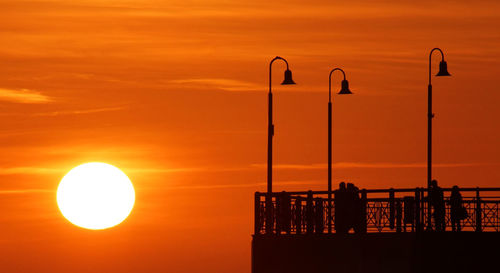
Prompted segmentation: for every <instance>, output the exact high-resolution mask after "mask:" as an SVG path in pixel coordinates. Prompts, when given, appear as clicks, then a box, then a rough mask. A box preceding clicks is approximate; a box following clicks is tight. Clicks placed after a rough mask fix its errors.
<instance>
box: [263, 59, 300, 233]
mask: <svg viewBox="0 0 500 273" xmlns="http://www.w3.org/2000/svg"><path fill="white" fill-rule="evenodd" d="M276 60H282V61H284V62H285V64H286V70H285V79H284V80H283V82H282V83H281V84H282V85H290V84H295V82H294V81H293V80H292V71H290V69H289V67H288V62H287V61H286V60H285V59H284V58H281V57H279V56H276V57H275V58H274V59H272V60H271V62H270V63H269V99H268V122H267V197H266V212H267V214H266V233H272V226H273V221H272V220H273V217H272V216H273V215H272V210H271V206H272V192H273V136H274V124H273V94H272V92H271V86H272V85H271V82H272V81H271V80H272V67H273V63H274V61H276Z"/></svg>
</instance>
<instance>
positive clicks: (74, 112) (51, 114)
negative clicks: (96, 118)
mask: <svg viewBox="0 0 500 273" xmlns="http://www.w3.org/2000/svg"><path fill="white" fill-rule="evenodd" d="M122 109H125V107H105V108H96V109H86V110H70V111H53V112H46V113H37V114H34V115H35V116H44V117H54V116H60V115H81V114H93V113H100V112H111V111H119V110H122Z"/></svg>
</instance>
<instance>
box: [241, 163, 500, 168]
mask: <svg viewBox="0 0 500 273" xmlns="http://www.w3.org/2000/svg"><path fill="white" fill-rule="evenodd" d="M489 165H498V164H495V163H438V164H433V165H432V166H433V167H436V168H459V167H475V166H489ZM251 166H253V167H256V168H265V167H266V166H267V165H265V164H252V165H251ZM327 167H328V166H327V164H277V165H274V166H273V168H274V169H284V170H317V169H326V168H327ZM426 167H427V164H425V163H390V162H381V163H366V162H339V163H334V164H333V168H337V169H354V168H360V169H397V168H426Z"/></svg>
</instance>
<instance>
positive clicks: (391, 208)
mask: <svg viewBox="0 0 500 273" xmlns="http://www.w3.org/2000/svg"><path fill="white" fill-rule="evenodd" d="M394 205H395V203H394V189H393V188H390V189H389V228H390V229H394V216H395V215H394V212H395V207H394Z"/></svg>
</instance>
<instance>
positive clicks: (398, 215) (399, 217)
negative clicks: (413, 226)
mask: <svg viewBox="0 0 500 273" xmlns="http://www.w3.org/2000/svg"><path fill="white" fill-rule="evenodd" d="M402 219H403V207H402V206H401V200H400V199H398V200H396V232H401V222H402V221H401V220H402Z"/></svg>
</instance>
